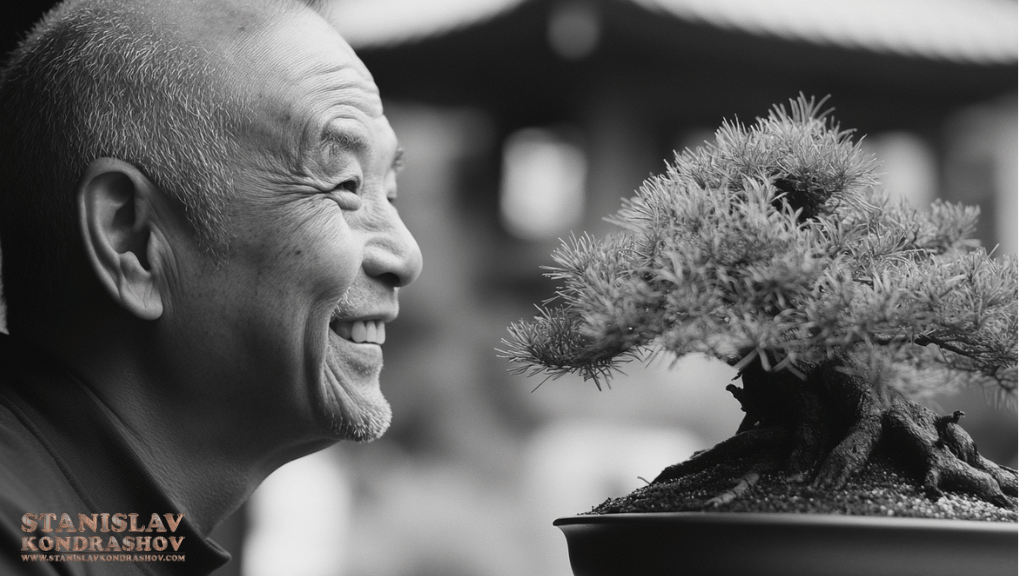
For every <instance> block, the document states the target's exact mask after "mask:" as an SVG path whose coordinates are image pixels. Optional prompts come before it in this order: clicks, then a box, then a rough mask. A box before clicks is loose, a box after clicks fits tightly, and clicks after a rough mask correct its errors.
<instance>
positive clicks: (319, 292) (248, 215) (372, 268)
mask: <svg viewBox="0 0 1024 576" xmlns="http://www.w3.org/2000/svg"><path fill="white" fill-rule="evenodd" d="M253 42H254V44H253V45H252V46H251V47H250V49H247V50H238V51H236V52H232V53H230V54H229V59H230V60H231V61H232V62H231V64H232V65H231V69H232V70H233V72H232V73H233V74H234V75H235V77H233V78H232V81H233V82H235V83H236V84H237V85H239V86H241V87H242V88H240V90H242V92H243V98H244V99H245V100H247V101H249V102H250V103H251V107H252V112H253V114H252V116H253V118H254V119H255V120H254V122H253V123H251V124H250V125H249V129H248V130H247V133H246V134H245V135H243V136H242V145H243V147H244V149H245V152H244V153H243V157H242V158H241V159H240V162H241V167H242V175H241V177H240V178H239V179H238V181H237V182H236V185H235V189H236V191H237V194H238V198H237V199H236V200H235V201H233V202H232V207H231V208H230V209H229V214H228V229H227V232H228V235H229V242H230V248H229V250H228V253H227V256H226V259H225V261H224V262H223V263H222V264H221V265H220V266H219V267H217V268H214V269H207V273H205V274H204V275H203V278H197V279H194V280H190V281H188V284H189V285H190V286H191V287H190V289H189V291H190V292H192V293H193V295H194V297H197V298H200V299H204V300H205V302H207V304H204V305H203V306H202V307H201V310H200V311H199V312H195V313H193V314H192V316H193V318H192V319H191V320H192V322H197V323H199V324H200V325H201V326H200V331H205V333H204V336H208V337H209V340H211V341H213V342H216V344H215V345H216V346H217V347H218V349H219V350H218V351H217V353H218V355H219V357H220V358H222V360H223V362H224V365H225V366H226V367H227V369H228V371H229V373H232V374H239V375H241V377H240V378H238V379H237V380H238V383H237V384H236V385H229V386H228V387H229V389H228V390H225V400H226V401H227V402H232V401H233V402H236V403H241V405H243V406H247V405H254V406H255V408H253V409H252V410H250V412H252V413H254V414H256V415H257V416H256V417H257V418H261V419H264V422H263V424H265V425H266V426H268V427H275V426H277V427H280V426H286V427H290V428H296V429H299V431H300V433H302V434H304V435H306V436H308V435H309V430H308V428H309V427H310V426H312V427H313V428H314V435H320V436H325V437H327V438H339V437H340V438H347V439H354V440H372V439H374V438H377V437H379V436H380V435H381V434H383V433H384V431H385V430H386V429H387V427H388V425H389V423H390V419H391V410H390V407H389V405H388V403H387V401H386V400H385V399H384V397H383V395H382V394H381V391H380V386H379V380H378V378H379V375H380V371H381V367H382V361H383V358H382V352H381V346H380V345H381V344H382V343H383V341H384V332H385V328H384V326H385V323H387V322H388V321H390V320H393V319H394V318H395V316H396V315H397V314H398V288H399V287H400V286H404V285H406V284H408V283H410V282H412V281H413V280H414V279H415V278H416V276H418V275H419V272H420V269H421V267H422V257H421V254H420V251H419V248H418V246H417V245H416V242H415V240H414V239H413V238H412V235H411V234H410V233H409V231H408V230H407V229H406V227H405V225H404V224H403V223H402V221H401V219H400V218H399V216H398V213H397V211H396V206H395V202H396V200H397V196H396V193H397V189H396V180H395V178H396V172H397V170H398V168H399V162H400V156H401V151H400V149H399V148H398V144H397V140H396V137H395V134H394V132H393V131H392V129H391V127H390V125H389V124H388V121H387V119H386V118H385V117H384V114H383V109H382V105H381V101H380V97H379V95H378V92H377V88H376V85H375V84H374V83H373V80H372V78H371V77H370V75H369V73H368V72H367V71H366V69H365V68H364V67H363V65H362V63H361V62H360V61H359V60H358V58H357V57H356V56H355V54H354V53H353V52H352V50H351V48H349V47H348V45H347V44H346V43H345V42H344V41H343V40H342V39H341V38H340V37H339V36H338V35H337V34H336V33H335V32H334V30H332V29H331V28H330V26H329V25H328V24H327V23H326V22H324V21H323V20H321V19H320V18H319V17H318V16H316V15H314V14H312V13H301V14H294V15H288V16H286V17H285V19H284V20H283V21H282V22H279V23H276V24H275V25H274V26H273V27H272V28H271V29H270V30H268V31H266V32H265V33H263V35H262V36H257V37H256V39H255V40H254V41H253ZM204 311H205V312H204ZM239 386H241V388H240V389H239Z"/></svg>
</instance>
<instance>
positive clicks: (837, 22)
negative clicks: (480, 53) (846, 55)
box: [334, 0, 1018, 64]
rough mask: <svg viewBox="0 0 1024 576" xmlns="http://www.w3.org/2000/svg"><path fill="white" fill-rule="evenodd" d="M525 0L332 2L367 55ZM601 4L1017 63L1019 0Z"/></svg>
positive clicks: (784, 34)
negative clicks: (376, 47)
mask: <svg viewBox="0 0 1024 576" xmlns="http://www.w3.org/2000/svg"><path fill="white" fill-rule="evenodd" d="M524 1H526V0H334V10H335V14H336V22H337V23H338V25H339V27H340V28H341V30H342V34H343V35H344V36H345V37H346V38H347V39H348V40H349V42H350V43H351V44H352V45H353V46H355V47H357V48H364V47H375V46H389V45H394V44H400V43H404V42H409V41H415V40H420V39H423V38H427V37H430V36H436V35H443V34H446V33H448V32H450V31H453V30H456V29H459V28H463V27H467V26H473V25H477V24H480V23H482V22H486V21H488V20H490V19H492V18H493V17H495V16H496V15H498V14H501V13H503V12H506V11H508V10H511V9H514V8H515V7H516V6H518V5H519V4H522V3H523V2H524ZM532 1H542V0H532ZM575 1H583V0H575ZM590 1H591V2H593V3H596V4H600V3H601V1H600V0H590ZM604 1H605V2H633V3H635V4H637V5H639V6H643V7H644V8H646V9H648V10H651V11H655V12H661V13H664V14H666V15H671V16H674V17H677V18H679V19H681V20H685V21H690V22H696V23H703V24H707V25H711V26H716V27H720V28H725V29H735V30H740V31H744V32H748V33H750V34H756V35H765V36H775V37H781V38H787V39H792V40H795V41H802V42H811V43H817V44H827V45H837V46H843V47H847V48H852V49H859V50H869V51H873V52H884V53H895V54H903V55H908V56H918V57H925V58H930V59H936V60H950V61H956V62H973V63H979V64H988V63H997V64H1006V63H1013V62H1016V61H1017V21H1018V18H1017V2H1016V1H1015V0H604Z"/></svg>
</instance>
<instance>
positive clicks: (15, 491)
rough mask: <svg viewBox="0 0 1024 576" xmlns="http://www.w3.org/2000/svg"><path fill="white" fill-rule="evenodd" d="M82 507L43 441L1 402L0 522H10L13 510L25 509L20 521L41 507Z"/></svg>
mask: <svg viewBox="0 0 1024 576" xmlns="http://www.w3.org/2000/svg"><path fill="white" fill-rule="evenodd" d="M83 505H84V503H83V502H82V501H81V499H80V498H79V496H78V494H77V492H75V489H74V487H73V486H72V485H71V483H70V482H69V481H68V479H67V478H66V477H65V475H64V473H63V472H62V471H61V469H60V466H58V464H57V462H56V460H54V458H53V456H52V455H51V454H50V452H49V450H47V448H46V446H44V445H43V443H42V441H40V439H39V438H37V437H36V436H35V435H34V434H33V433H32V432H31V431H30V430H29V429H28V428H27V427H26V426H25V425H24V424H23V423H22V422H21V420H19V419H18V418H17V416H16V415H15V414H14V413H13V412H12V409H11V407H9V406H8V405H6V404H5V403H3V402H0V509H2V510H3V516H4V517H3V518H0V522H4V521H8V520H10V519H9V518H6V516H7V515H8V513H10V512H12V511H13V510H11V509H10V507H11V506H17V507H19V508H20V509H22V512H21V513H20V514H18V517H19V518H20V517H21V514H24V513H25V512H29V511H32V510H37V511H42V508H40V507H47V506H49V507H53V506H64V507H65V508H67V507H71V506H74V508H78V507H80V506H83Z"/></svg>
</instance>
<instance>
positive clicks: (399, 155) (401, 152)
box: [391, 146, 405, 172]
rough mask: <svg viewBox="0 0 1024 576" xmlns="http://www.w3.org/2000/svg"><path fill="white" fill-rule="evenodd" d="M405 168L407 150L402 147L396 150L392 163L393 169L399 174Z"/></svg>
mask: <svg viewBox="0 0 1024 576" xmlns="http://www.w3.org/2000/svg"><path fill="white" fill-rule="evenodd" d="M402 168H405V149H404V148H402V147H401V146H399V147H398V149H396V150H395V159H394V160H392V161H391V169H392V170H394V171H395V172H399V171H401V170H402Z"/></svg>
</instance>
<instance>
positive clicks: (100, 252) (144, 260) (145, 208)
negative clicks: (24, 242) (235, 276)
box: [77, 158, 166, 320]
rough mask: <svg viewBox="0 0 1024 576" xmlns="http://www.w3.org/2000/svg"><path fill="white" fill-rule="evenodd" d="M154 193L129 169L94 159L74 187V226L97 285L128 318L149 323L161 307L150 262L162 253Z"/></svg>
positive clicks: (159, 196)
mask: <svg viewBox="0 0 1024 576" xmlns="http://www.w3.org/2000/svg"><path fill="white" fill-rule="evenodd" d="M162 200H163V197H162V193H161V192H160V190H159V189H158V188H157V187H156V186H155V185H154V184H153V183H152V182H151V181H150V180H149V179H148V178H147V177H146V176H145V175H144V174H142V172H140V171H139V170H138V169H137V168H136V167H135V166H133V165H131V164H129V163H127V162H123V161H121V160H116V159H113V158H99V159H97V160H94V161H93V162H92V163H90V164H89V166H88V167H87V168H86V170H85V174H84V176H83V177H82V180H81V182H80V183H79V187H78V198H77V201H78V222H79V227H80V229H81V232H82V236H83V243H84V245H85V251H86V256H87V258H88V259H89V263H90V264H91V266H92V269H93V271H94V272H95V273H96V276H97V278H98V279H99V281H100V284H101V285H102V286H103V288H104V289H105V290H106V291H107V293H108V294H110V296H112V297H113V298H114V300H115V301H116V302H117V303H118V304H120V305H121V307H123V308H124V309H126V310H128V311H129V312H131V313H132V314H133V315H135V316H137V317H139V318H141V319H144V320H155V319H156V318H159V317H160V316H161V314H163V307H164V302H163V299H162V296H161V292H160V286H159V284H158V282H159V279H158V278H157V277H156V275H155V274H154V269H153V259H154V257H155V256H156V255H157V251H159V250H162V249H164V248H166V246H164V245H163V238H164V237H163V235H162V234H160V233H157V234H154V233H153V232H154V230H156V229H157V228H158V227H159V226H160V225H161V223H160V222H159V213H158V211H157V210H156V209H155V208H156V206H155V205H154V203H157V202H160V201H162Z"/></svg>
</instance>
